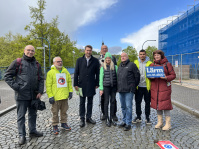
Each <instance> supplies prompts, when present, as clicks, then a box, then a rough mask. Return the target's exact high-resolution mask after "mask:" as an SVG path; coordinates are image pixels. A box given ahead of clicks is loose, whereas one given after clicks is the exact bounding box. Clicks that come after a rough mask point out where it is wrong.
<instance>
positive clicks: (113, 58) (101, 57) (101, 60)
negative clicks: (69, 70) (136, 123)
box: [98, 45, 118, 121]
mask: <svg viewBox="0 0 199 149" xmlns="http://www.w3.org/2000/svg"><path fill="white" fill-rule="evenodd" d="M106 52H108V47H107V45H102V46H101V51H100V57H99V58H98V59H99V62H100V66H102V65H104V56H105V54H106ZM112 61H113V63H114V65H117V62H116V58H115V57H114V56H112ZM100 105H101V111H102V117H101V120H105V112H104V94H102V96H101V103H100ZM116 112H117V101H116V102H115V108H114V115H113V120H114V121H118V118H117V115H116Z"/></svg>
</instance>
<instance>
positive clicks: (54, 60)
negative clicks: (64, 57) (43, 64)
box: [53, 56, 61, 63]
mask: <svg viewBox="0 0 199 149" xmlns="http://www.w3.org/2000/svg"><path fill="white" fill-rule="evenodd" d="M56 58H61V57H59V56H56V57H54V58H53V63H54V62H55V59H56Z"/></svg>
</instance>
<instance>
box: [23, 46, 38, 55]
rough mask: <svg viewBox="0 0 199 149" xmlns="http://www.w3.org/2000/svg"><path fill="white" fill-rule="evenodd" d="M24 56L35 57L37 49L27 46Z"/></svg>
mask: <svg viewBox="0 0 199 149" xmlns="http://www.w3.org/2000/svg"><path fill="white" fill-rule="evenodd" d="M24 54H25V55H26V56H28V57H33V56H34V55H35V48H34V47H33V46H32V45H27V46H26V47H25V48H24Z"/></svg>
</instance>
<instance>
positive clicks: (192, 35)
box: [158, 4, 199, 67]
mask: <svg viewBox="0 0 199 149" xmlns="http://www.w3.org/2000/svg"><path fill="white" fill-rule="evenodd" d="M158 48H159V49H160V50H162V51H164V53H165V56H166V57H167V58H168V60H169V61H170V62H173V60H174V59H175V60H176V59H177V60H178V61H179V62H180V61H181V62H182V65H190V66H191V65H195V66H196V65H198V64H199V4H198V5H196V6H194V7H192V8H191V9H190V10H188V11H187V12H185V13H184V14H183V15H181V16H179V17H178V18H176V19H175V20H174V21H172V22H171V23H170V24H168V25H166V26H165V27H163V28H161V29H160V30H159V45H158ZM173 64H174V63H173ZM191 67H192V66H191ZM197 67H198V66H197Z"/></svg>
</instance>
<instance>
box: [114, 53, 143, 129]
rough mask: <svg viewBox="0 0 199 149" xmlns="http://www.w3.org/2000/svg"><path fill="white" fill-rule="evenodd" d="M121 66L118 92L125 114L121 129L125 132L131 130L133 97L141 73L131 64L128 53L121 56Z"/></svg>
mask: <svg viewBox="0 0 199 149" xmlns="http://www.w3.org/2000/svg"><path fill="white" fill-rule="evenodd" d="M121 61H122V62H121V64H120V66H119V68H118V71H117V76H118V80H117V81H118V83H117V85H118V92H119V96H120V103H121V108H122V114H123V122H122V123H121V124H119V127H124V130H125V131H128V130H130V129H131V121H132V105H133V95H134V92H135V89H136V86H138V84H139V81H140V73H139V70H138V68H137V66H136V65H135V64H134V63H132V62H130V61H129V59H128V55H127V54H126V53H122V54H121Z"/></svg>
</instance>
